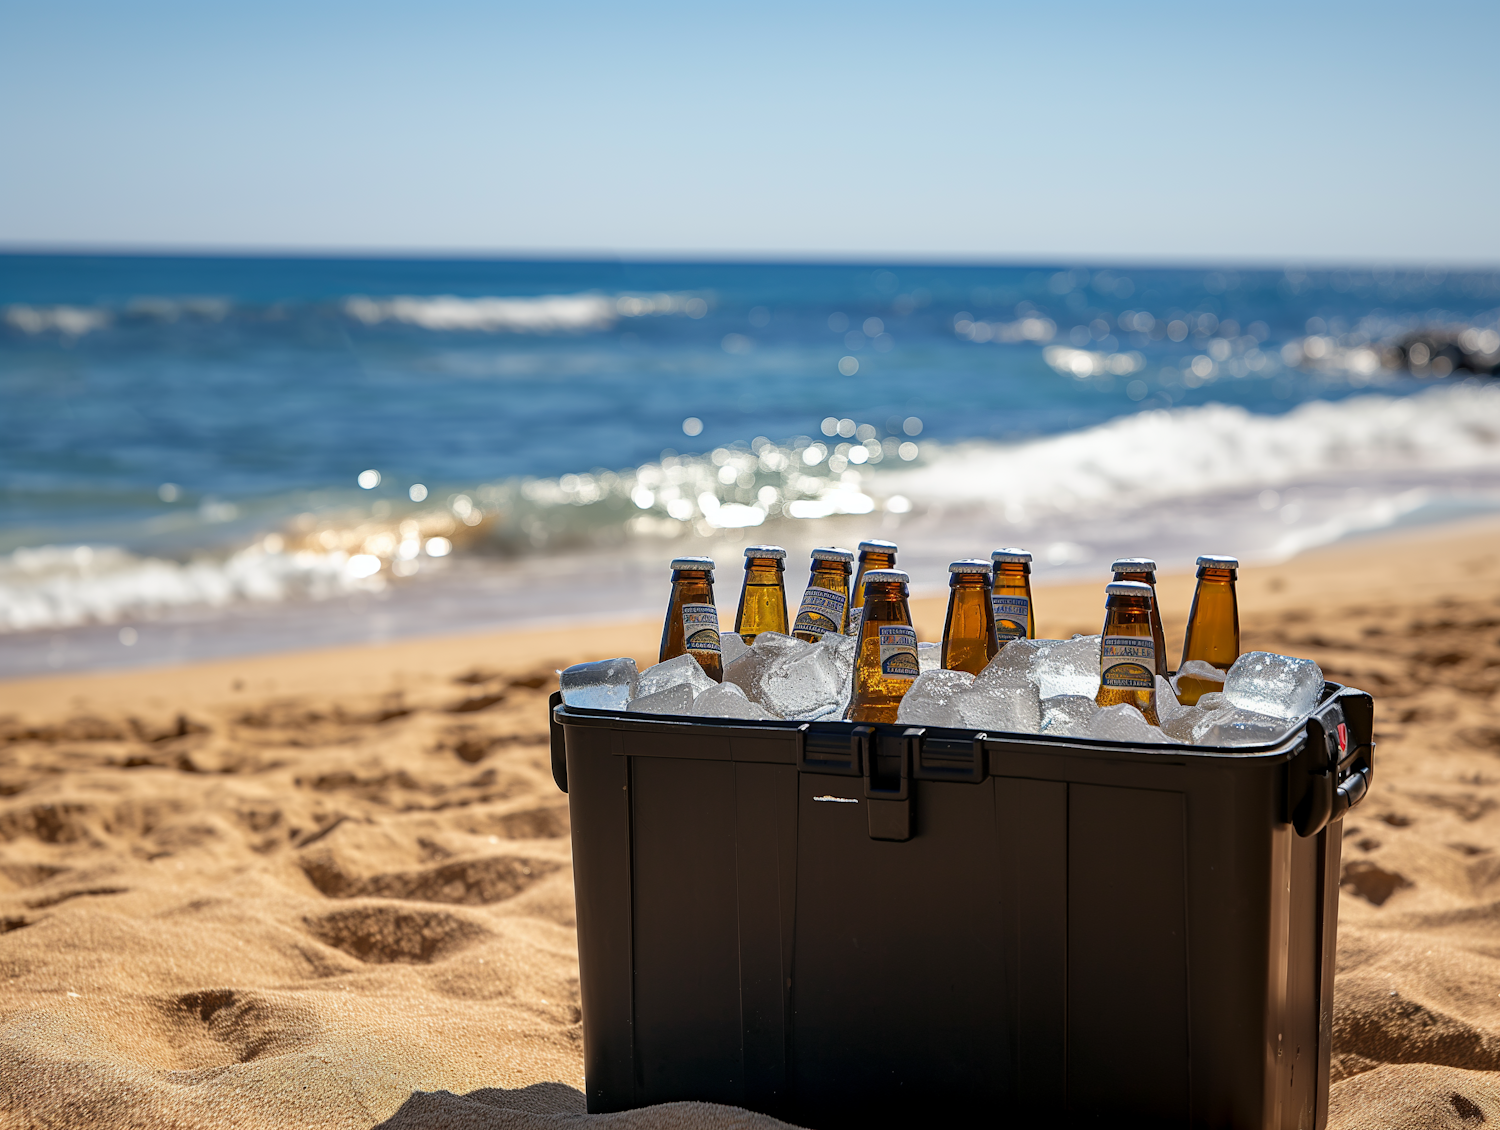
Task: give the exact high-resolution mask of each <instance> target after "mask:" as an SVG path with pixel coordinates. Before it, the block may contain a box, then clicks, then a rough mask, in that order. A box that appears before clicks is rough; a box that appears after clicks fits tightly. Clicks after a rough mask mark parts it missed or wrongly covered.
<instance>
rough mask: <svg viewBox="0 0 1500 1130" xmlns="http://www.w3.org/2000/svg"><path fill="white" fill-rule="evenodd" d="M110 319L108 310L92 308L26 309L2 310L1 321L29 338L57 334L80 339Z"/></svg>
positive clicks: (99, 328)
mask: <svg viewBox="0 0 1500 1130" xmlns="http://www.w3.org/2000/svg"><path fill="white" fill-rule="evenodd" d="M112 320H113V316H112V315H111V314H110V312H109V311H108V310H104V309H101V308H99V307H96V306H26V305H14V306H7V307H5V311H4V321H5V323H6V324H7V325H9V326H11V327H13V328H14V329H18V330H20V331H21V332H22V333H24V334H31V335H33V336H35V335H37V334H44V333H58V334H62V335H63V336H64V337H81V336H83V335H84V334H86V333H91V332H92V331H94V330H102V329H103V328H104V327H105V326H107V325H109V323H110V322H111V321H112Z"/></svg>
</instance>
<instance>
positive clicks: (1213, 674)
mask: <svg viewBox="0 0 1500 1130" xmlns="http://www.w3.org/2000/svg"><path fill="white" fill-rule="evenodd" d="M1184 678H1188V679H1202V680H1203V681H1204V682H1205V683H1222V682H1223V681H1224V672H1223V671H1220V670H1219V669H1218V668H1217V667H1215V666H1214V665H1213V664H1212V663H1205V662H1204V661H1203V660H1201V659H1189V660H1188V661H1187V662H1186V663H1184V664H1183V665H1182V666H1181V667H1179V668H1178V669H1177V675H1176V676H1175V677H1174V678H1173V680H1172V686H1173V687H1174V688H1176V687H1180V686H1182V680H1183V679H1184Z"/></svg>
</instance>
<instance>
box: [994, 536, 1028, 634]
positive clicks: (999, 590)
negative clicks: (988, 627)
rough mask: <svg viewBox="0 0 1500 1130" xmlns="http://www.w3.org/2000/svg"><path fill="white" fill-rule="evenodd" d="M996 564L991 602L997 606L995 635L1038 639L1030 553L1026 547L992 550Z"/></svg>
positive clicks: (995, 607) (995, 608)
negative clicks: (1032, 601) (1032, 594)
mask: <svg viewBox="0 0 1500 1130" xmlns="http://www.w3.org/2000/svg"><path fill="white" fill-rule="evenodd" d="M990 561H991V562H992V563H993V564H994V567H995V581H994V587H993V589H992V590H991V593H990V604H991V605H992V606H993V608H994V610H995V638H996V639H998V640H999V641H1000V646H1001V647H1004V646H1005V643H1006V641H1007V640H1033V639H1036V611H1035V609H1034V608H1033V607H1032V604H1031V554H1029V553H1027V552H1026V551H1025V550H1024V549H997V550H995V552H994V553H992V554H990Z"/></svg>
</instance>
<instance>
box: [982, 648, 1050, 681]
mask: <svg viewBox="0 0 1500 1130" xmlns="http://www.w3.org/2000/svg"><path fill="white" fill-rule="evenodd" d="M1041 653H1042V645H1041V643H1040V641H1037V640H1008V641H1007V642H1006V643H1004V644H1003V645H1002V646H1001V648H1000V650H999V652H997V653H996V655H995V658H994V659H991V660H990V662H989V665H988V666H986V667H985V669H984V670H983V671H981V672H979V677H980V678H981V679H999V680H1000V681H1001V682H1006V683H1014V682H1018V681H1021V680H1030V679H1031V678H1032V673H1033V670H1034V669H1035V667H1036V662H1037V659H1038V658H1039V657H1040V656H1041Z"/></svg>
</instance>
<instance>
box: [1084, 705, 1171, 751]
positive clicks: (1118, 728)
mask: <svg viewBox="0 0 1500 1130" xmlns="http://www.w3.org/2000/svg"><path fill="white" fill-rule="evenodd" d="M1089 737H1091V738H1103V739H1105V740H1107V741H1112V742H1132V743H1134V744H1136V745H1142V744H1166V745H1171V744H1173V740H1172V738H1171V737H1170V736H1169V735H1167V734H1164V733H1162V731H1161V730H1160V729H1158V728H1157V727H1156V726H1153V725H1151V723H1150V722H1147V721H1146V716H1145V715H1144V714H1142V713H1141V712H1140V711H1139V710H1137V709H1136V708H1135V707H1133V706H1131V705H1129V704H1128V703H1123V702H1122V703H1118V704H1116V705H1115V706H1106V707H1103V708H1102V709H1101V710H1100V711H1099V713H1098V714H1095V715H1094V717H1093V720H1092V721H1091V722H1089Z"/></svg>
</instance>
